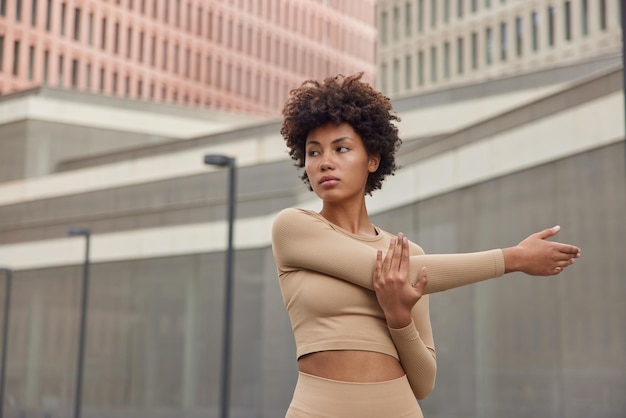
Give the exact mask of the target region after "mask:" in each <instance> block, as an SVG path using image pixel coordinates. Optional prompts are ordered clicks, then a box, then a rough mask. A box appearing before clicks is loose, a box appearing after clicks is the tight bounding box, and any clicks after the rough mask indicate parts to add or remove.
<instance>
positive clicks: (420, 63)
mask: <svg viewBox="0 0 626 418" xmlns="http://www.w3.org/2000/svg"><path fill="white" fill-rule="evenodd" d="M417 83H418V84H419V85H420V86H423V85H424V52H423V51H421V50H420V51H418V52H417Z"/></svg>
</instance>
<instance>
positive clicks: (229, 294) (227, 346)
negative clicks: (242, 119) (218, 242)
mask: <svg viewBox="0 0 626 418" xmlns="http://www.w3.org/2000/svg"><path fill="white" fill-rule="evenodd" d="M204 163H205V164H207V165H217V166H220V167H228V168H229V176H228V247H227V249H226V267H225V278H224V315H223V318H224V324H223V327H222V332H223V338H222V373H221V378H222V380H221V393H220V417H221V418H228V416H229V412H230V411H229V401H230V375H231V359H230V357H231V344H232V315H233V312H232V311H233V307H232V306H233V228H234V223H235V195H236V177H237V176H236V171H237V169H236V165H235V158H233V157H227V156H225V155H205V156H204Z"/></svg>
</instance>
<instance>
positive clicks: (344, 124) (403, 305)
mask: <svg viewBox="0 0 626 418" xmlns="http://www.w3.org/2000/svg"><path fill="white" fill-rule="evenodd" d="M360 78H361V74H357V75H354V76H350V77H343V76H337V77H332V78H328V79H326V80H325V81H324V82H323V83H319V82H315V81H307V82H305V83H303V84H302V86H300V87H299V88H297V89H295V90H293V91H292V92H291V97H290V99H289V100H288V101H287V103H286V104H285V107H284V109H283V116H284V122H283V126H282V129H281V134H282V135H283V137H284V138H285V140H286V143H287V147H288V148H289V153H290V156H291V157H292V158H293V159H294V160H295V161H296V162H297V165H298V166H299V167H304V173H303V175H302V179H303V180H304V181H305V183H306V184H308V185H309V188H310V189H311V190H312V191H314V192H315V194H316V195H317V196H318V197H319V198H320V199H321V200H322V209H321V211H320V212H319V213H316V212H313V211H308V210H303V209H294V208H289V209H285V210H283V211H282V212H281V213H279V215H278V216H277V218H276V219H275V221H274V224H273V229H272V245H273V251H274V258H275V260H276V264H277V268H278V276H279V282H280V287H281V292H282V294H283V300H284V302H285V306H286V308H287V311H288V313H289V317H290V320H291V325H292V328H293V332H294V337H295V340H296V347H297V358H298V369H299V375H298V382H297V384H296V388H295V391H294V395H293V400H292V402H291V404H290V406H289V409H288V411H287V417H289V418H297V417H340V418H347V417H359V418H365V417H376V418H381V417H384V418H394V417H422V412H421V409H420V407H419V404H418V402H417V399H423V398H424V397H426V396H427V395H428V394H429V393H430V392H431V391H432V389H433V387H434V382H435V375H436V357H435V348H434V342H433V334H432V329H431V324H430V316H429V307H428V294H429V293H434V292H439V291H443V290H446V289H451V288H455V287H459V286H463V285H467V284H470V283H475V282H478V281H481V280H486V279H490V278H496V277H499V276H501V275H503V274H504V273H508V272H512V271H522V272H525V273H527V274H531V275H538V276H539V275H553V274H558V273H560V272H561V271H562V270H563V269H564V268H565V267H567V266H569V265H571V264H572V263H573V262H574V259H575V258H577V257H579V256H580V250H579V249H578V248H576V247H574V246H572V245H566V244H560V243H555V242H551V241H547V238H550V237H552V236H554V235H555V234H556V233H557V232H558V227H555V228H551V229H546V230H544V231H542V232H539V233H536V234H533V235H531V236H529V237H528V238H526V239H525V240H523V241H522V242H521V243H520V244H518V245H517V246H515V247H511V248H504V249H495V250H491V251H483V252H477V253H468V254H451V255H425V254H424V252H423V251H422V249H421V248H420V247H419V246H418V245H416V244H414V243H412V242H409V241H408V240H407V238H406V237H405V236H404V235H403V234H402V233H399V234H398V235H397V236H394V235H392V234H389V233H387V232H385V231H383V230H381V229H380V228H378V227H376V226H375V225H374V224H372V222H371V220H370V219H369V216H368V213H367V208H366V204H365V195H366V194H371V192H372V191H374V190H376V189H380V188H381V186H382V182H383V179H384V178H385V176H387V175H388V174H393V172H394V171H395V169H396V168H397V167H396V164H395V152H396V150H397V148H398V146H399V145H400V143H401V140H400V138H399V137H398V130H397V128H396V127H395V125H394V121H397V120H398V118H397V117H396V116H395V115H394V114H392V113H391V105H390V102H389V100H388V99H387V98H386V97H384V96H383V95H382V94H381V93H379V92H377V91H375V90H374V89H373V88H372V87H371V86H369V85H368V84H366V83H364V82H362V81H361V80H360Z"/></svg>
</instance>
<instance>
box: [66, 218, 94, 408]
mask: <svg viewBox="0 0 626 418" xmlns="http://www.w3.org/2000/svg"><path fill="white" fill-rule="evenodd" d="M67 234H68V235H70V236H73V237H77V236H82V237H85V262H84V264H83V292H82V296H81V303H80V328H79V331H78V366H77V367H76V394H75V396H74V418H80V416H81V412H80V408H81V401H82V394H83V363H84V359H85V333H86V325H87V296H88V295H89V247H90V242H91V231H90V230H89V229H87V228H81V227H72V228H70V229H68V230H67Z"/></svg>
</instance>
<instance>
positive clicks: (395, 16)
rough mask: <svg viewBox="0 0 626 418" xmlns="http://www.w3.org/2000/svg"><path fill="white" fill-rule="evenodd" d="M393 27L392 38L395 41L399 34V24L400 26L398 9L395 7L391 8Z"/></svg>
mask: <svg viewBox="0 0 626 418" xmlns="http://www.w3.org/2000/svg"><path fill="white" fill-rule="evenodd" d="M392 26H393V27H392V28H391V30H392V31H393V40H394V41H397V40H398V38H399V36H398V32H399V26H400V9H399V8H397V7H394V8H393V25H392Z"/></svg>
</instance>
